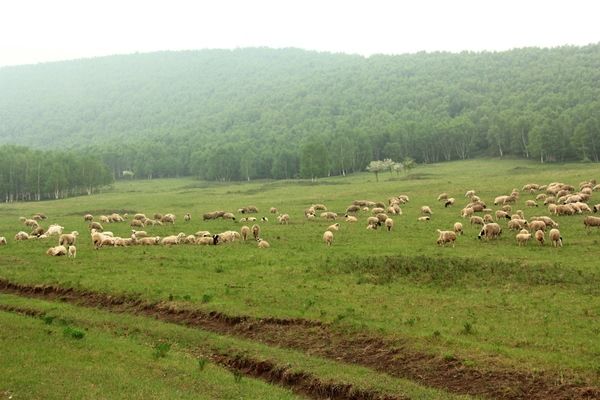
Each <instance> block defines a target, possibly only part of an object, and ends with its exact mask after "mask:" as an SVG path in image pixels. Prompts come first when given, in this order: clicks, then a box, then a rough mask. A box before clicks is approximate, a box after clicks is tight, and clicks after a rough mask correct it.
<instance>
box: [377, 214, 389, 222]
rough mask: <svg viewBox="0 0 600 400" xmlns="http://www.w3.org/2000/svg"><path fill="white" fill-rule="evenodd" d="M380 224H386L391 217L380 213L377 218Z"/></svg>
mask: <svg viewBox="0 0 600 400" xmlns="http://www.w3.org/2000/svg"><path fill="white" fill-rule="evenodd" d="M375 217H376V218H377V219H378V220H379V222H381V223H382V224H383V223H384V222H385V220H386V219H388V218H389V217H388V216H387V214H385V213H379V214H377V215H376V216H375Z"/></svg>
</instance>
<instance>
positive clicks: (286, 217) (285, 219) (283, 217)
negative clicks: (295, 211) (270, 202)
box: [277, 214, 290, 225]
mask: <svg viewBox="0 0 600 400" xmlns="http://www.w3.org/2000/svg"><path fill="white" fill-rule="evenodd" d="M277 222H279V223H280V224H282V225H284V224H285V225H287V224H288V223H289V222H290V215H289V214H281V215H279V216H278V217H277Z"/></svg>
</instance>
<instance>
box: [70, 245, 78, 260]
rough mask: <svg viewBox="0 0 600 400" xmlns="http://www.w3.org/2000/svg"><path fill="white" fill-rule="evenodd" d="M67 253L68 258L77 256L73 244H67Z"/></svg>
mask: <svg viewBox="0 0 600 400" xmlns="http://www.w3.org/2000/svg"><path fill="white" fill-rule="evenodd" d="M68 253H69V258H75V257H77V247H75V246H69V250H68Z"/></svg>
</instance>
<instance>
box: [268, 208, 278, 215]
mask: <svg viewBox="0 0 600 400" xmlns="http://www.w3.org/2000/svg"><path fill="white" fill-rule="evenodd" d="M269 212H270V213H271V214H277V209H276V208H275V207H271V208H269Z"/></svg>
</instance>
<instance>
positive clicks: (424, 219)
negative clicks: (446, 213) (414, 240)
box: [417, 215, 431, 222]
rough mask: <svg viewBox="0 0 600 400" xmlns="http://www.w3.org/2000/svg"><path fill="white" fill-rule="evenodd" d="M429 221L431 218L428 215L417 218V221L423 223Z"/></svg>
mask: <svg viewBox="0 0 600 400" xmlns="http://www.w3.org/2000/svg"><path fill="white" fill-rule="evenodd" d="M430 219H431V217H430V216H429V215H426V216H424V217H419V218H417V221H420V222H424V221H429V220H430Z"/></svg>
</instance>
